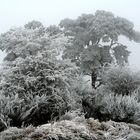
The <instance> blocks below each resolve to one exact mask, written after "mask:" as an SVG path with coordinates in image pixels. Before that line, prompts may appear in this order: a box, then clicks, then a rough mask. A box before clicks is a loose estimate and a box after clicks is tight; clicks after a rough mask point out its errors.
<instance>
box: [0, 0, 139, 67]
mask: <svg viewBox="0 0 140 140" xmlns="http://www.w3.org/2000/svg"><path fill="white" fill-rule="evenodd" d="M139 6H140V0H0V33H3V32H6V31H7V30H8V29H9V28H11V27H13V26H23V25H24V24H25V23H27V22H28V21H31V20H39V21H41V22H42V23H43V24H44V25H46V26H48V25H51V24H59V22H60V20H62V19H64V18H66V17H68V18H76V17H77V16H80V15H81V14H82V13H87V14H88V13H93V14H94V13H95V11H96V10H106V11H111V12H113V13H114V14H115V16H121V17H124V18H127V19H128V20H130V21H132V22H133V23H134V26H135V29H136V30H139V31H140V18H139V13H140V8H139ZM121 42H123V43H125V44H126V45H127V46H128V49H129V50H130V51H131V52H132V53H131V55H130V58H129V60H130V65H131V66H132V67H136V68H139V69H140V61H139V60H140V55H139V53H140V44H138V43H134V42H130V41H128V40H127V39H126V38H121ZM2 59H3V53H1V54H0V60H1V61H2Z"/></svg>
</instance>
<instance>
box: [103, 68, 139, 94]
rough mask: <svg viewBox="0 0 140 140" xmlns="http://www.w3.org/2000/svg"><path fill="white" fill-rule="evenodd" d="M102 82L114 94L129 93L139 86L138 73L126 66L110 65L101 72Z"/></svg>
mask: <svg viewBox="0 0 140 140" xmlns="http://www.w3.org/2000/svg"><path fill="white" fill-rule="evenodd" d="M102 82H103V84H105V85H106V88H107V89H109V90H111V91H112V92H114V93H115V94H122V95H129V94H131V93H132V92H133V91H134V90H136V89H137V88H138V87H139V86H140V73H138V72H134V71H132V70H131V69H130V68H128V67H119V66H111V67H110V68H109V69H108V70H107V71H106V72H104V73H103V74H102Z"/></svg>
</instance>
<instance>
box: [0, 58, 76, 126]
mask: <svg viewBox="0 0 140 140" xmlns="http://www.w3.org/2000/svg"><path fill="white" fill-rule="evenodd" d="M75 71H76V70H75ZM74 75H75V72H74V68H73V67H72V66H68V65H66V64H65V63H64V64H63V65H59V63H57V64H55V63H54V62H52V61H49V60H48V59H47V58H44V59H42V58H39V57H33V58H32V57H28V58H26V59H20V58H18V59H17V60H16V61H15V62H13V63H10V64H7V65H6V67H4V68H3V71H2V72H1V82H0V89H1V96H2V99H0V102H1V109H0V112H1V114H2V115H3V116H4V118H7V119H8V120H5V121H6V122H7V123H8V121H9V125H10V126H21V125H22V124H24V125H28V124H33V125H40V124H43V123H46V122H48V121H51V120H53V119H58V118H59V117H60V116H61V115H63V114H64V113H65V112H66V111H68V110H70V109H74V107H78V102H77V98H76V94H75V92H74V91H72V89H71V87H70V84H71V80H72V79H73V77H74Z"/></svg>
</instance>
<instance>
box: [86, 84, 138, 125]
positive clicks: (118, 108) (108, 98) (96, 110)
mask: <svg viewBox="0 0 140 140" xmlns="http://www.w3.org/2000/svg"><path fill="white" fill-rule="evenodd" d="M83 108H85V109H84V111H85V113H86V117H88V118H89V117H94V118H96V119H99V120H100V121H106V120H110V119H111V120H114V121H124V122H133V123H134V122H136V120H137V121H138V118H139V117H140V115H139V114H138V113H139V112H140V103H139V100H138V96H137V95H136V94H135V95H133V94H132V95H116V94H115V93H112V92H111V91H109V90H108V89H106V87H105V86H101V87H100V88H98V90H96V91H94V93H93V96H90V97H88V95H87V98H86V100H84V104H83ZM136 115H137V116H136ZM136 117H137V118H136ZM134 118H135V119H134Z"/></svg>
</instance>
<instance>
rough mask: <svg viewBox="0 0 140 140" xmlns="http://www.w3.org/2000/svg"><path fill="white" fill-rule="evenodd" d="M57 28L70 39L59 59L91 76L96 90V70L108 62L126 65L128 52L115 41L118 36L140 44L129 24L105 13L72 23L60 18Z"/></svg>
mask: <svg viewBox="0 0 140 140" xmlns="http://www.w3.org/2000/svg"><path fill="white" fill-rule="evenodd" d="M60 27H62V28H63V31H64V32H65V34H66V35H67V36H72V37H73V39H72V43H71V44H72V45H68V46H66V49H65V51H64V55H63V57H64V58H70V59H71V60H72V61H74V62H76V63H77V64H78V65H80V67H81V68H82V70H83V71H85V72H86V73H90V74H91V76H92V86H93V88H96V86H95V85H96V80H97V73H98V70H99V68H102V66H104V65H106V64H108V63H112V62H115V63H117V64H119V65H124V64H125V63H128V56H129V53H130V52H129V51H128V50H127V47H126V46H125V45H123V44H121V43H120V42H119V36H120V35H123V36H126V37H127V38H128V39H130V40H133V41H136V42H140V33H139V32H136V31H135V30H134V25H133V23H132V22H130V21H128V20H127V19H125V18H121V17H115V16H114V15H113V14H112V13H111V12H106V11H97V12H96V13H95V14H94V15H93V14H83V15H81V16H80V17H78V18H77V19H75V20H72V19H64V20H62V21H61V22H60Z"/></svg>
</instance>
